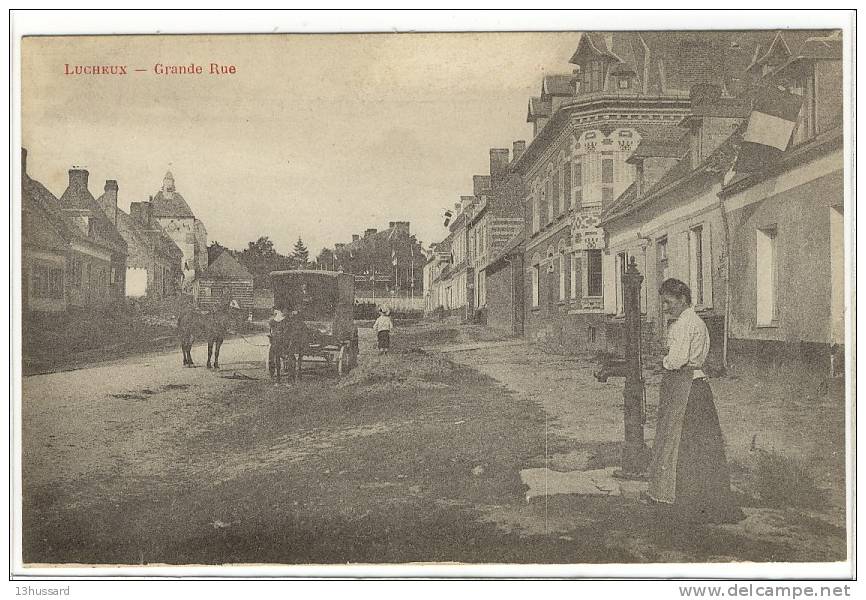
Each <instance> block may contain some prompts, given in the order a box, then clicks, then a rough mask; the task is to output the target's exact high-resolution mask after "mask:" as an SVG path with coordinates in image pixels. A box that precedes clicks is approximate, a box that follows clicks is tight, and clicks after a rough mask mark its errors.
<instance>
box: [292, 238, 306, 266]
mask: <svg viewBox="0 0 866 600" xmlns="http://www.w3.org/2000/svg"><path fill="white" fill-rule="evenodd" d="M292 258H293V259H294V260H295V262H296V263H297V265H298V266H299V267H300V268H302V269H303V268H304V267H306V266H307V264H308V263H309V259H310V251H309V250H307V247H306V246H305V245H304V241H303V240H302V239H301V238H298V241H297V242H295V247H294V250H293V252H292Z"/></svg>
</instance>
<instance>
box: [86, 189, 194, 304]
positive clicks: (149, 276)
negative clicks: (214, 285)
mask: <svg viewBox="0 0 866 600" xmlns="http://www.w3.org/2000/svg"><path fill="white" fill-rule="evenodd" d="M117 194H118V185H117V181H114V180H108V181H106V182H105V192H104V193H103V194H102V195H101V196H100V197H99V198H97V202H98V203H99V206H100V207H101V208H102V210H103V212H104V213H105V215H106V216H107V217H108V218H109V220H111V221H112V222H113V223H114V226H115V227H116V228H117V231H118V232H119V233H120V235H121V236H122V237H123V239H124V240H125V241H126V244H127V259H126V284H125V295H126V297H127V298H139V297H142V296H145V295H146V296H149V297H151V298H164V297H166V296H172V295H174V294H177V293H179V291H180V284H181V281H182V279H183V272H182V264H183V252H182V251H181V249H180V248H179V247H178V246H177V244H175V243H174V241H173V240H172V239H171V238H170V237H169V236H168V235H167V234H166V233H165V231H163V229H162V227H160V226H159V223H158V222H157V220H156V218H155V217H154V216H153V204H152V203H151V202H133V203H132V204H130V207H129V214H127V213H126V212H124V211H123V210H122V209H120V208H119V207H118V206H117Z"/></svg>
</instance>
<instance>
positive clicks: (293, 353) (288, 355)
mask: <svg viewBox="0 0 866 600" xmlns="http://www.w3.org/2000/svg"><path fill="white" fill-rule="evenodd" d="M317 333H318V332H316V331H314V330H312V329H310V328H309V327H307V326H306V325H305V324H304V322H303V321H302V320H301V319H299V318H297V316H292V317H287V318H286V319H284V320H282V321H279V322H277V321H271V332H270V333H269V334H268V337H269V338H270V340H271V345H270V349H269V350H268V370H269V371H270V374H271V378H272V379H274V383H276V384H279V383H280V372H281V370H282V362H283V360H289V364H290V365H291V370H290V373H291V377H292V383H295V382H297V381H298V378H299V377H300V375H301V372H300V371H301V361H302V359H303V357H304V355H305V354H308V348H309V346H310V345H311V344H314V343H316V341H317V340H318V338H317V336H316V334H317Z"/></svg>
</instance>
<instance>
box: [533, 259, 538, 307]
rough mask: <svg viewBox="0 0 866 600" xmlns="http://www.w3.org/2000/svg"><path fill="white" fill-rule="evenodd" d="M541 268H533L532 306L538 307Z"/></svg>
mask: <svg viewBox="0 0 866 600" xmlns="http://www.w3.org/2000/svg"><path fill="white" fill-rule="evenodd" d="M539 271H540V267H539V265H533V267H532V306H538V277H539Z"/></svg>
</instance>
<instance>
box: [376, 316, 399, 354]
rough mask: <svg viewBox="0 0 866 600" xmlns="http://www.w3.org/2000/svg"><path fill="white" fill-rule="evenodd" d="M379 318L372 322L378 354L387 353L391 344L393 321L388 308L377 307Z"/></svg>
mask: <svg viewBox="0 0 866 600" xmlns="http://www.w3.org/2000/svg"><path fill="white" fill-rule="evenodd" d="M379 313H380V314H379V318H378V319H376V322H375V323H373V331H374V332H375V333H376V340H377V342H378V346H379V354H387V353H388V348H389V347H390V346H391V330H392V329H394V323H393V322H392V321H391V311H390V309H388V308H380V309H379Z"/></svg>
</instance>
